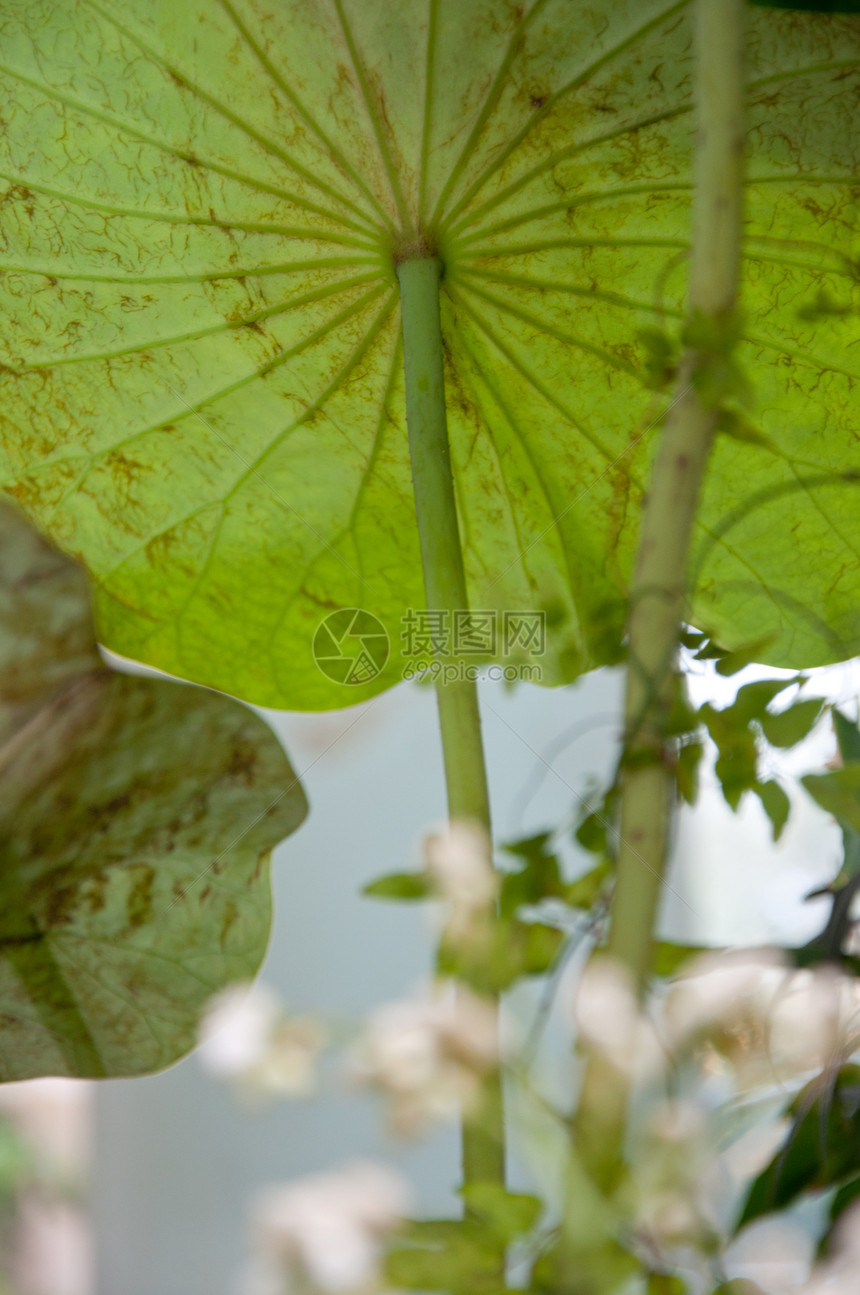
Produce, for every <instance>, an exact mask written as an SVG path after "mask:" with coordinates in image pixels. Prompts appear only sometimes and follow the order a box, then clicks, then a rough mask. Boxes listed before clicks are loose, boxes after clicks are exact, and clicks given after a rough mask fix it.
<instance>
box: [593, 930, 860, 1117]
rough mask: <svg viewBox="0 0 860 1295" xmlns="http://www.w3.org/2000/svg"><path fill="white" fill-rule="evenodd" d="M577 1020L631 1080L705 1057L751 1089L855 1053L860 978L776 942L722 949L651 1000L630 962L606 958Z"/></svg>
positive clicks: (597, 965) (859, 1042)
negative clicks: (803, 959) (792, 961)
mask: <svg viewBox="0 0 860 1295" xmlns="http://www.w3.org/2000/svg"><path fill="white" fill-rule="evenodd" d="M575 1018H576V1023H577V1026H578V1029H579V1033H580V1037H581V1038H582V1039H583V1041H584V1042H585V1043H586V1044H588V1045H589V1046H590V1047H593V1048H596V1049H598V1050H599V1051H600V1052H602V1053H603V1054H604V1055H605V1056H606V1057H607V1058H608V1059H609V1061H611V1063H612V1064H613V1066H615V1067H616V1068H617V1069H618V1070H619V1071H621V1072H622V1073H623V1074H625V1075H626V1076H627V1077H628V1078H629V1079H631V1080H638V1081H647V1080H654V1079H656V1078H658V1077H659V1075H660V1074H662V1073H663V1072H664V1071H665V1070H666V1069H667V1068H668V1067H670V1066H672V1065H676V1064H677V1062H678V1059H679V1058H683V1057H688V1056H691V1055H696V1056H698V1057H699V1058H700V1059H702V1060H704V1061H706V1062H709V1063H710V1064H711V1065H712V1066H713V1065H718V1066H719V1065H720V1064H722V1066H723V1068H724V1069H725V1071H726V1073H730V1074H731V1076H732V1077H733V1081H734V1083H735V1084H736V1085H737V1087H738V1088H739V1089H741V1090H744V1091H745V1090H748V1089H752V1088H756V1087H761V1086H766V1085H774V1084H776V1085H779V1084H790V1083H794V1082H796V1081H797V1080H798V1079H800V1078H802V1077H803V1076H804V1075H805V1074H814V1073H816V1072H818V1071H821V1070H825V1069H833V1068H834V1067H838V1066H840V1065H842V1064H843V1063H844V1062H845V1061H847V1060H848V1058H849V1057H850V1056H852V1054H853V1053H854V1052H856V1051H857V1049H858V1047H860V980H858V979H856V978H855V977H853V976H849V975H845V974H843V973H842V972H841V971H839V970H838V969H837V968H836V967H834V966H832V965H827V964H821V965H819V966H817V967H815V968H812V969H802V970H799V969H797V968H794V967H790V966H789V965H788V964H787V963H786V961H785V958H784V956H783V955H782V954H781V953H780V951H779V950H776V949H748V950H737V951H732V952H728V953H716V952H715V953H708V954H703V955H701V956H700V957H698V958H696V959H695V960H694V961H693V962H691V963H690V964H689V965H688V966H687V967H686V968H685V969H684V970H683V972H682V974H681V975H680V976H679V977H678V978H677V979H676V980H675V981H674V982H673V984H672V986H671V988H670V989H669V992H668V994H667V995H666V997H665V998H664V999H663V1001H662V1002H653V1003H651V1004H649V1005H647V1006H646V1007H645V1008H643V1007H641V1006H640V1004H639V1003H638V1001H637V998H636V994H635V992H634V989H633V986H632V984H631V982H630V981H629V979H628V978H627V977H626V976H625V974H624V972H623V970H622V968H621V967H619V966H618V965H617V964H615V963H613V962H611V961H610V960H609V959H608V958H603V957H598V958H595V959H594V960H593V961H592V962H591V963H590V964H589V966H588V967H587V968H586V971H585V973H584V974H583V976H582V979H581V981H580V983H579V986H578V989H577V994H576V1002H575Z"/></svg>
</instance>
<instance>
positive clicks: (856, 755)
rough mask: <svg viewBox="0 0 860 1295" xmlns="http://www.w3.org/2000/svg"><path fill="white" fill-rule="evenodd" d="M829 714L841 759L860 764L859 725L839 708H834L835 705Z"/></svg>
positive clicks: (846, 762)
mask: <svg viewBox="0 0 860 1295" xmlns="http://www.w3.org/2000/svg"><path fill="white" fill-rule="evenodd" d="M831 714H832V716H833V728H834V730H835V732H836V741H837V744H838V746H839V754H840V755H841V756H842V759H843V761H844V762H845V764H860V726H858V725H857V724H856V723H855V721H854V720H850V719H849V718H848V716H847V715H843V714H842V711H841V710H836V708H835V707H834V709H833V710H832V711H831Z"/></svg>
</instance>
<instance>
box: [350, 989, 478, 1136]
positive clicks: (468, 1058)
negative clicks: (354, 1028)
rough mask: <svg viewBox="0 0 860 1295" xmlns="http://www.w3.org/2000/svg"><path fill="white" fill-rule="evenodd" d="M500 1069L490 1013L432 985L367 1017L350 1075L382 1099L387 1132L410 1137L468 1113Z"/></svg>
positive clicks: (459, 993)
mask: <svg viewBox="0 0 860 1295" xmlns="http://www.w3.org/2000/svg"><path fill="white" fill-rule="evenodd" d="M498 1062H499V1044H498V1025H497V1018H496V1013H495V1010H494V1008H493V1006H492V1005H491V1004H490V1003H488V1002H487V1001H486V1000H485V999H482V998H478V997H477V996H476V995H475V994H473V993H471V992H470V991H469V990H467V989H465V988H464V987H462V986H458V987H457V989H456V991H455V990H454V986H453V985H437V986H436V987H435V989H434V990H433V991H432V992H430V993H426V992H425V993H422V994H420V995H418V996H416V997H415V998H412V999H404V1000H401V1001H398V1002H393V1003H385V1004H383V1005H382V1006H381V1007H378V1008H377V1009H376V1010H375V1011H374V1012H373V1013H372V1014H371V1015H370V1017H369V1019H368V1022H367V1026H366V1029H365V1031H364V1035H363V1037H362V1039H361V1041H360V1043H359V1045H358V1047H357V1049H356V1053H355V1058H354V1066H353V1073H354V1075H355V1077H356V1078H357V1079H358V1080H359V1081H360V1082H363V1083H366V1084H370V1085H374V1086H375V1087H377V1088H379V1089H381V1090H382V1091H383V1092H384V1093H385V1095H386V1096H387V1097H388V1099H389V1116H390V1120H391V1124H392V1127H393V1128H394V1129H395V1131H396V1132H398V1133H400V1134H402V1135H404V1136H410V1135H413V1134H416V1133H419V1132H421V1131H422V1130H423V1128H424V1127H425V1125H426V1124H427V1123H428V1122H429V1121H430V1120H433V1119H439V1118H445V1117H449V1116H452V1115H455V1114H456V1113H457V1112H458V1111H459V1110H460V1109H461V1108H462V1107H463V1106H468V1105H469V1104H470V1103H471V1102H472V1101H473V1100H474V1098H475V1097H476V1096H477V1094H478V1092H479V1089H480V1084H481V1079H482V1076H484V1075H485V1074H486V1073H488V1072H489V1071H490V1070H492V1069H493V1068H494V1067H495V1066H497V1065H498Z"/></svg>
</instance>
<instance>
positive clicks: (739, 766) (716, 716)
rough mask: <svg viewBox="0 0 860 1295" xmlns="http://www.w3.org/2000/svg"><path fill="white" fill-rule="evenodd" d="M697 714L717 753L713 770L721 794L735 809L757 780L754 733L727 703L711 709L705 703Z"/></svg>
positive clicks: (742, 716) (742, 717)
mask: <svg viewBox="0 0 860 1295" xmlns="http://www.w3.org/2000/svg"><path fill="white" fill-rule="evenodd" d="M699 714H700V715H701V717H702V720H703V722H704V724H705V726H706V727H707V729H708V732H709V733H710V735H711V737H712V739H713V741H714V742H715V744H716V746H717V751H718V753H719V754H718V756H717V760H716V762H715V764H714V771H715V773H716V775H717V777H718V779H719V781H720V786H721V787H722V789H723V795H724V797H725V799H726V801H727V803H728V804H729V805H730V806H731V808H732V809H734V810H736V809H737V807H738V805H739V803H740V799H741V796H743V794H744V793H745V792H747V791H751V790H752V789H753V788H754V787H755V785H756V783H757V781H758V748H757V746H756V739H755V734H754V733H753V732H752V730H751V729H750V727H749V722H748V721H747V720H746V718H745V716H744V715H743V713H742V712H741V713H740V714H739V713H738V712H736V711H735V710H734V708H733V707H731V706H727V707H726V708H725V709H724V710H715V709H714V707H713V706H711V705H710V704H709V703H705V705H704V706H703V707H702V708H701V710H700V712H699Z"/></svg>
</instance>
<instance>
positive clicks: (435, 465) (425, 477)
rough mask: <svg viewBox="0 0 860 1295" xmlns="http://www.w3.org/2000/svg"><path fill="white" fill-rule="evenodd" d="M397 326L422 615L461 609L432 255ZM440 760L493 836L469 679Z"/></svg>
mask: <svg viewBox="0 0 860 1295" xmlns="http://www.w3.org/2000/svg"><path fill="white" fill-rule="evenodd" d="M397 277H398V279H399V281H400V303H401V314H402V321H403V362H404V370H405V378H406V420H407V425H408V430H409V454H410V459H411V463H412V482H413V490H414V495H415V511H416V514H417V518H418V535H419V540H420V544H421V561H422V565H423V568H424V588H425V592H426V597H427V606H428V608H430V609H432V610H434V611H438V612H444V613H447V614H448V617H449V621H450V620H451V619H452V618H453V613H454V612H455V611H458V610H464V611H465V610H467V609H468V606H469V604H468V601H467V595H466V577H465V572H464V568H463V553H462V549H461V545H460V529H459V523H458V520H457V504H456V499H455V496H454V481H453V477H452V475H451V454H450V449H449V445H448V419H447V413H446V406H445V377H444V364H443V347H442V325H441V316H440V303H439V292H440V284H441V279H442V264H441V262H440V261H439V259H438V258H437V257H435V256H421V257H415V258H411V259H407V260H404V261H401V262H400V264H399V265H398V267H397ZM436 696H437V699H438V705H439V725H440V729H441V734H442V750H443V755H444V761H445V783H446V787H447V794H448V814H449V817H450V818H451V819H452V820H454V819H465V820H470V821H472V822H477V823H479V824H480V825H481V826H482V827H484V828H485V829H486V831H487V833H488V834H489V833H490V799H489V792H488V789H487V773H486V765H485V761H484V747H483V741H482V738H481V716H480V712H479V709H478V693H477V687H476V685H475V682H474V680H470V679H468V678H457V679H453V680H451V679H448V680H446V679H444V678H442V677H441V676H440V677H438V678H437V682H436ZM504 1180H505V1150H504V1110H503V1104H502V1091H501V1078H500V1076H499V1075H498V1074H494V1075H493V1076H491V1077H489V1078H488V1079H487V1080H486V1081H485V1084H484V1087H483V1091H482V1095H481V1101H480V1103H479V1104H478V1106H477V1107H476V1108H475V1110H474V1112H472V1113H470V1114H469V1115H467V1116H466V1117H465V1118H464V1121H463V1181H464V1185H467V1186H468V1185H469V1184H471V1183H478V1182H493V1183H497V1184H503V1183H504Z"/></svg>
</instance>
